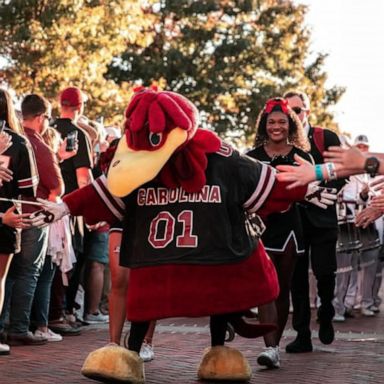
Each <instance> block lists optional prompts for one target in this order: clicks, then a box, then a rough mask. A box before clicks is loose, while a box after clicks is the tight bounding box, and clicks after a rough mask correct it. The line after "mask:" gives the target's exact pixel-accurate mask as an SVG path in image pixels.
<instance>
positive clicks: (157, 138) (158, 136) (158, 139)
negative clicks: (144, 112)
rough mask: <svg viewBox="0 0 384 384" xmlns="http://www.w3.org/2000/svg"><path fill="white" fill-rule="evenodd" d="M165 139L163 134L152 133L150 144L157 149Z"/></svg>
mask: <svg viewBox="0 0 384 384" xmlns="http://www.w3.org/2000/svg"><path fill="white" fill-rule="evenodd" d="M162 137H163V134H162V133H152V132H151V133H150V134H149V142H150V143H151V145H152V147H157V146H158V145H159V144H160V143H161V138H162Z"/></svg>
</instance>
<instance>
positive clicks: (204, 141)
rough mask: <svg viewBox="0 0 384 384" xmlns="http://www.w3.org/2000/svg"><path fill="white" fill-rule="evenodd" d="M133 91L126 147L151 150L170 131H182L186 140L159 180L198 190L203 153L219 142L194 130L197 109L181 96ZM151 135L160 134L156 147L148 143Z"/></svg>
mask: <svg viewBox="0 0 384 384" xmlns="http://www.w3.org/2000/svg"><path fill="white" fill-rule="evenodd" d="M135 91H136V93H135V95H134V96H133V98H132V100H131V102H130V104H129V105H128V107H127V109H126V112H125V117H126V122H125V137H126V140H127V143H128V146H129V147H130V148H131V149H133V150H149V151H155V150H157V149H158V148H159V147H161V146H162V145H163V143H164V141H165V140H166V138H167V135H168V133H169V132H170V131H171V130H172V129H174V128H176V127H179V128H182V129H185V130H186V131H187V133H188V141H187V142H186V143H185V144H184V145H183V146H181V147H180V148H179V149H178V150H177V152H175V153H174V154H173V156H172V157H171V158H170V160H169V161H168V162H167V164H165V166H164V167H163V169H162V170H161V171H160V174H159V178H160V180H161V182H162V183H163V184H164V185H165V186H166V187H168V188H176V187H179V186H181V187H183V188H184V189H185V190H186V191H187V192H198V191H200V190H201V188H202V187H203V186H204V185H205V182H206V178H205V170H206V168H207V164H208V160H207V153H213V152H216V151H218V150H219V148H220V144H221V142H220V139H219V138H218V137H217V136H216V135H215V134H214V133H213V132H210V131H207V130H202V129H199V130H198V129H197V125H198V111H197V108H196V107H195V106H194V105H193V104H192V103H191V102H190V101H189V100H188V99H187V98H185V97H184V96H182V95H180V94H178V93H175V92H169V91H163V92H156V91H155V90H153V89H146V88H143V87H140V88H136V89H135ZM153 134H161V136H159V140H160V144H157V145H154V144H153V143H151V141H150V137H151V135H153Z"/></svg>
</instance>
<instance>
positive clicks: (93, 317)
mask: <svg viewBox="0 0 384 384" xmlns="http://www.w3.org/2000/svg"><path fill="white" fill-rule="evenodd" d="M84 321H86V322H87V323H89V324H99V323H108V322H109V316H108V315H103V314H102V313H101V312H97V313H87V314H86V315H85V316H84Z"/></svg>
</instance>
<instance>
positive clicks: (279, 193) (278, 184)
mask: <svg viewBox="0 0 384 384" xmlns="http://www.w3.org/2000/svg"><path fill="white" fill-rule="evenodd" d="M288 185H289V183H287V182H282V181H278V180H277V179H276V180H275V183H274V185H273V187H272V190H271V192H270V193H269V195H268V197H267V199H266V200H265V202H264V203H263V205H262V206H261V207H260V209H259V210H258V212H257V214H258V215H259V216H260V217H261V218H262V219H265V218H266V217H267V216H268V215H270V214H271V213H275V212H285V211H287V210H288V209H289V207H290V206H291V204H292V203H293V202H295V201H302V200H304V197H305V194H306V192H307V185H304V186H301V187H297V188H293V189H287V188H286V187H287V186H288Z"/></svg>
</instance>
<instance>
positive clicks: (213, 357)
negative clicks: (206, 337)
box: [197, 346, 252, 381]
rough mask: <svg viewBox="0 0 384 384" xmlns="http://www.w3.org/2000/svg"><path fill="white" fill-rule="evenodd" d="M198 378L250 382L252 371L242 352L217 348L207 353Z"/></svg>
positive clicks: (210, 349)
mask: <svg viewBox="0 0 384 384" xmlns="http://www.w3.org/2000/svg"><path fill="white" fill-rule="evenodd" d="M197 376H198V377H199V379H200V380H223V381H248V380H250V379H251V376H252V370H251V367H250V366H249V363H248V361H247V359H246V358H245V357H244V356H243V355H242V353H241V352H240V351H238V350H237V349H234V348H230V347H224V346H217V347H212V348H209V349H207V350H206V351H205V353H204V355H203V358H202V360H201V363H200V366H199V370H198V372H197Z"/></svg>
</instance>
